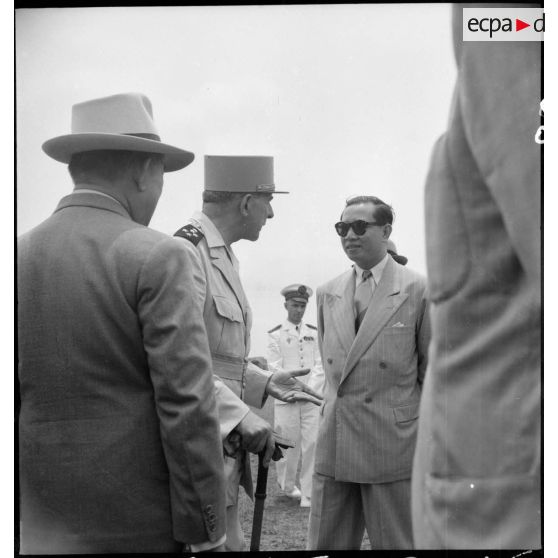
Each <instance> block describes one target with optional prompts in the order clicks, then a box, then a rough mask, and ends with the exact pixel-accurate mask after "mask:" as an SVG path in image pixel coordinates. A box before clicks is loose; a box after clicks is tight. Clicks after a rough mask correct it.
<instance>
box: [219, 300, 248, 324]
mask: <svg viewBox="0 0 558 558" xmlns="http://www.w3.org/2000/svg"><path fill="white" fill-rule="evenodd" d="M213 302H214V303H215V309H216V310H217V313H218V314H219V315H220V316H223V318H227V320H230V321H232V322H242V310H241V309H240V307H239V306H238V304H237V303H236V301H235V302H232V301H230V300H229V299H228V298H225V297H224V296H216V295H214V296H213Z"/></svg>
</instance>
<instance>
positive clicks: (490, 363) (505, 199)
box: [413, 5, 541, 549]
mask: <svg viewBox="0 0 558 558" xmlns="http://www.w3.org/2000/svg"><path fill="white" fill-rule="evenodd" d="M465 6H466V7H468V5H465ZM506 6H507V7H509V5H501V7H506ZM523 7H524V6H523ZM533 7H535V6H533ZM462 8H463V6H461V5H460V6H455V7H454V8H453V17H454V22H453V25H454V29H453V36H454V46H455V54H456V58H457V64H458V67H459V74H458V81H457V86H456V89H455V95H454V99H453V106H452V110H451V118H450V124H449V129H448V131H447V132H446V133H445V134H444V135H443V136H442V138H441V139H440V140H439V141H438V143H437V144H436V147H435V149H434V154H433V156H432V163H431V168H430V173H429V175H428V178H427V183H426V249H427V264H428V280H429V290H430V295H431V299H432V327H433V338H432V350H431V354H430V359H431V360H430V367H429V370H428V373H427V375H426V381H425V385H424V390H423V395H422V403H421V418H420V421H419V434H418V442H417V450H416V454H415V463H414V470H413V530H414V537H415V545H416V547H417V548H450V549H464V548H469V549H474V548H481V549H500V548H512V549H523V548H539V547H540V546H541V515H540V512H541V491H540V490H541V487H540V466H541V462H540V457H541V448H540V441H541V408H540V404H541V393H540V387H541V370H540V365H541V258H540V256H541V230H540V223H541V221H540V216H541V215H540V214H541V204H540V203H541V202H540V191H541V177H540V156H541V154H540V147H539V145H538V144H537V143H536V142H535V140H534V135H535V133H536V131H537V128H538V126H539V123H540V121H539V113H538V111H539V103H540V100H541V44H540V43H539V42H462V40H461V37H462V23H461V21H462V20H461V18H462Z"/></svg>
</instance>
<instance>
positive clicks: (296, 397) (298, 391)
mask: <svg viewBox="0 0 558 558" xmlns="http://www.w3.org/2000/svg"><path fill="white" fill-rule="evenodd" d="M309 372H310V368H298V369H296V370H280V371H278V372H274V373H273V374H272V375H271V377H270V379H269V381H268V382H267V386H266V389H265V390H266V392H267V393H268V394H269V395H271V396H272V397H275V399H279V400H280V401H285V402H286V403H292V402H294V401H309V402H310V403H314V404H315V405H321V403H322V399H323V397H322V396H321V395H320V394H319V393H318V392H316V391H314V390H313V389H312V388H311V387H308V386H307V385H306V384H304V383H302V382H301V381H300V380H297V379H296V378H297V376H306V374H308V373H309Z"/></svg>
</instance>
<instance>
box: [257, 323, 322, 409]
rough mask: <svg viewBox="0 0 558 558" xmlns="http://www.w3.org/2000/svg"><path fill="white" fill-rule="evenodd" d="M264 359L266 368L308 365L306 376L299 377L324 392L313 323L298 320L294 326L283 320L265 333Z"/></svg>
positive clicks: (292, 367)
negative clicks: (265, 351) (266, 336)
mask: <svg viewBox="0 0 558 558" xmlns="http://www.w3.org/2000/svg"><path fill="white" fill-rule="evenodd" d="M267 359H268V364H269V368H270V370H272V371H274V372H275V371H276V370H295V369H297V368H310V372H309V373H308V374H307V375H306V376H300V377H299V378H298V379H299V380H300V381H301V382H303V383H305V384H308V386H309V387H311V388H312V389H314V390H315V391H317V392H318V393H320V394H321V393H322V392H323V387H324V370H323V368H322V359H321V357H320V350H319V346H318V330H317V328H316V327H315V326H311V325H308V324H305V323H302V322H301V323H300V326H299V330H298V331H297V328H296V325H295V324H293V323H292V322H289V320H285V321H284V322H283V323H282V324H281V325H279V326H277V327H276V328H274V329H272V330H270V331H269V332H268V347H267ZM275 403H276V405H286V404H287V403H286V402H284V401H280V400H276V401H275Z"/></svg>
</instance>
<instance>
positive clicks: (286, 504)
mask: <svg viewBox="0 0 558 558" xmlns="http://www.w3.org/2000/svg"><path fill="white" fill-rule="evenodd" d="M254 412H256V413H257V414H258V415H260V416H261V417H262V418H264V419H265V420H267V421H268V422H269V423H270V424H273V400H272V399H271V398H269V399H268V401H267V402H266V404H265V405H264V407H263V408H262V409H254ZM250 463H251V467H252V479H253V482H254V488H255V486H256V478H257V472H258V458H257V456H256V455H250ZM299 486H300V485H299ZM239 513H240V520H241V524H242V529H243V531H244V538H245V541H246V550H248V549H249V548H250V536H251V533H252V518H253V515H254V505H253V502H252V501H251V500H250V499H249V498H248V497H247V496H246V494H245V493H244V490H243V489H242V488H241V489H240V494H239ZM309 517H310V509H309V508H301V507H300V503H299V501H298V500H293V499H291V498H288V497H287V496H283V495H282V494H281V490H280V488H279V485H278V484H277V473H276V471H275V466H274V464H273V463H272V464H271V466H270V469H269V473H268V479H267V498H266V499H265V507H264V515H263V525H262V533H261V538H260V550H262V551H263V550H269V551H273V550H306V538H307V530H308V518H309ZM369 548H370V544H369V541H368V538H367V537H366V535H365V540H364V543H363V545H362V550H366V549H369Z"/></svg>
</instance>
